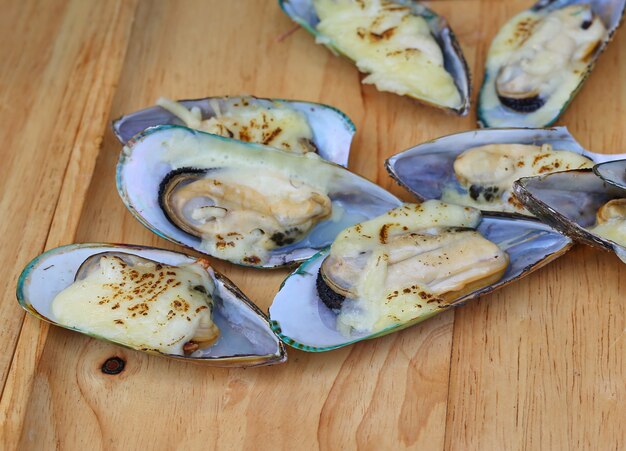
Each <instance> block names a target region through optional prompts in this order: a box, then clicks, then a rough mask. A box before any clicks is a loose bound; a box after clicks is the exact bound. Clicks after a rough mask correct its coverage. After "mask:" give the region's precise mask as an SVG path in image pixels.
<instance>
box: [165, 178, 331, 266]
mask: <svg viewBox="0 0 626 451" xmlns="http://www.w3.org/2000/svg"><path fill="white" fill-rule="evenodd" d="M261 171H263V172H262V173H259V172H258V170H256V169H251V168H243V167H236V166H230V167H223V168H214V169H207V170H199V169H193V168H182V169H177V170H174V171H172V172H170V173H169V174H168V175H167V176H166V177H165V178H164V180H163V181H162V182H161V185H160V189H159V203H160V206H161V208H162V210H163V212H164V213H165V215H166V216H167V218H168V219H169V220H170V222H172V223H173V224H174V225H175V226H177V227H178V228H180V229H181V230H183V231H185V232H186V233H188V234H190V235H193V236H196V237H198V238H200V239H201V240H202V248H203V249H205V250H206V251H207V252H208V253H210V254H211V255H215V256H218V257H221V258H226V259H232V260H238V261H242V262H244V263H248V264H253V265H256V264H258V263H261V262H263V261H264V260H265V259H266V258H267V255H268V252H269V251H271V250H272V249H275V248H277V247H283V246H288V245H290V244H293V243H295V242H297V241H299V240H301V239H302V238H303V237H304V236H305V235H306V234H307V233H308V232H309V231H310V230H311V228H312V227H314V226H315V225H316V224H317V223H318V222H319V221H322V220H325V219H327V218H329V217H330V215H331V213H332V203H331V200H330V198H329V197H328V195H327V194H326V193H325V192H324V190H323V189H320V188H317V187H314V186H312V185H309V184H308V183H305V182H303V181H300V180H297V179H295V178H292V177H291V175H290V174H289V173H284V172H282V171H281V170H273V169H271V168H261Z"/></svg>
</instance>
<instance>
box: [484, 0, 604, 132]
mask: <svg viewBox="0 0 626 451" xmlns="http://www.w3.org/2000/svg"><path fill="white" fill-rule="evenodd" d="M592 17H593V16H592V14H591V11H590V10H589V7H588V5H571V6H568V7H565V8H561V9H557V10H555V11H553V12H551V13H550V14H548V15H543V14H542V13H540V12H535V11H531V10H529V11H524V12H522V13H520V14H518V15H517V16H515V17H514V18H513V19H512V20H510V21H509V22H508V23H507V24H506V25H505V26H504V27H503V28H502V29H501V30H500V32H499V33H498V35H497V36H496V37H495V38H494V40H493V43H492V44H491V48H490V49H489V53H488V56H487V75H486V83H485V86H484V87H483V89H482V91H481V98H480V103H481V105H480V109H481V110H484V115H485V119H487V121H488V126H489V127H506V126H524V127H544V126H546V125H549V124H550V123H552V122H553V121H554V119H555V118H556V117H557V116H558V115H559V113H560V111H561V109H562V108H563V107H564V106H565V104H566V103H567V102H568V100H569V98H570V96H571V95H572V93H573V92H575V90H576V88H577V87H578V85H579V84H580V82H581V81H582V79H583V77H585V76H586V74H587V65H588V64H589V58H590V55H592V54H593V53H594V51H595V48H596V45H597V43H598V42H599V41H602V40H605V39H606V36H607V35H608V32H607V30H606V28H605V26H604V25H603V24H602V22H601V21H600V20H599V19H598V18H597V17H596V18H595V19H594V20H593V21H591V19H590V18H592ZM586 21H589V26H588V27H587V28H583V27H582V24H585V26H587V24H586V23H585V22H586ZM501 69H502V71H500V70H501ZM496 79H497V81H498V83H499V84H500V86H501V89H502V90H504V91H505V92H508V93H510V97H513V98H516V97H517V96H522V93H524V92H527V93H535V94H538V95H540V96H541V97H542V98H545V104H544V105H543V106H542V107H541V108H539V109H538V110H536V111H534V112H532V113H519V112H515V111H513V110H508V109H506V108H505V107H503V106H502V105H501V103H500V100H499V99H498V93H497V90H496ZM515 93H517V94H515Z"/></svg>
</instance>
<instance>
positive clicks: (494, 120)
mask: <svg viewBox="0 0 626 451" xmlns="http://www.w3.org/2000/svg"><path fill="white" fill-rule="evenodd" d="M572 5H589V8H590V9H591V11H592V12H593V14H594V15H596V16H597V17H598V18H599V19H600V20H601V21H602V23H603V24H604V27H605V28H606V30H607V34H606V36H605V37H604V38H603V39H601V40H600V41H599V42H598V44H597V45H596V46H595V47H594V48H593V49H592V50H591V53H590V54H588V55H587V56H586V58H584V60H583V62H584V63H585V64H586V68H585V69H584V70H581V71H579V70H576V71H575V72H574V76H575V77H576V78H575V79H574V80H575V81H576V80H577V82H575V83H572V87H571V90H570V89H567V92H565V91H564V92H562V95H558V96H550V95H548V96H541V95H540V94H538V93H535V94H533V93H532V92H530V93H528V94H527V95H525V96H522V97H521V98H516V96H511V98H507V96H499V95H498V91H497V89H496V79H497V77H498V74H499V73H500V70H501V69H502V67H503V65H504V61H503V56H502V55H505V52H504V49H506V48H508V47H510V45H511V43H512V42H516V41H517V40H518V37H519V36H524V34H525V33H528V23H527V22H528V20H529V17H531V18H533V19H539V18H543V17H545V16H546V15H547V14H549V13H551V12H553V11H555V10H558V9H561V8H564V7H567V6H572ZM625 9H626V0H540V1H538V2H537V3H536V4H535V5H534V6H532V7H531V8H530V9H529V10H527V11H525V12H522V13H520V14H518V15H516V16H515V17H513V18H512V19H511V20H510V21H509V22H508V23H507V24H506V25H504V27H503V28H502V29H501V30H500V32H499V33H498V34H497V35H496V37H495V38H494V40H493V42H492V45H491V48H490V50H489V53H488V54H487V63H486V68H485V76H484V79H483V84H482V87H481V90H480V93H479V96H478V123H479V125H480V126H481V127H530V128H539V127H547V126H550V125H552V124H553V123H554V122H555V121H556V120H557V119H558V118H559V116H560V115H561V114H562V113H563V112H564V111H565V109H566V108H567V107H568V105H569V104H570V102H571V101H572V100H573V99H574V97H575V96H576V94H577V93H578V91H579V90H580V88H581V87H582V85H583V83H584V82H585V80H586V79H587V78H588V77H589V75H590V74H591V71H592V69H593V68H594V66H595V63H596V61H597V59H598V57H599V56H600V54H601V53H602V52H603V51H604V49H605V48H606V46H607V44H608V43H609V42H610V41H611V39H612V38H613V35H614V34H615V31H616V30H617V28H618V27H619V25H620V23H621V21H622V18H623V15H624V10H625ZM562 86H564V85H562Z"/></svg>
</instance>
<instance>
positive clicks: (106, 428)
mask: <svg viewBox="0 0 626 451" xmlns="http://www.w3.org/2000/svg"><path fill="white" fill-rule="evenodd" d="M531 3H532V0H506V1H503V0H449V1H433V2H430V4H429V6H430V7H432V8H433V9H435V10H436V11H437V12H439V13H441V14H443V15H444V16H446V17H447V18H448V21H449V22H450V24H451V25H452V27H453V29H454V30H455V32H456V34H457V36H458V38H459V41H460V42H461V44H462V46H463V49H464V52H465V56H466V58H467V59H468V63H469V65H470V68H471V70H472V76H473V87H474V91H476V90H477V88H478V86H479V85H480V82H481V79H482V72H483V64H484V58H485V54H486V52H487V49H488V47H489V44H490V42H491V38H492V37H493V36H494V34H495V33H496V31H497V30H498V29H499V27H500V26H501V25H502V24H503V23H504V22H505V21H506V20H507V19H508V18H509V17H511V16H512V15H514V14H515V13H516V12H518V11H520V10H522V9H524V8H526V7H528V6H529V5H530V4H531ZM0 9H1V10H2V14H0V61H2V64H1V65H0V96H1V97H0V98H1V99H2V101H1V102H0V122H1V123H2V132H1V135H2V140H1V142H2V149H1V150H0V152H1V153H2V156H3V159H2V161H3V164H1V165H0V174H1V176H0V188H1V192H2V201H1V205H2V210H1V211H2V221H1V222H0V225H1V229H0V230H1V233H2V247H1V248H0V253H1V255H2V261H3V262H4V267H5V271H4V275H5V277H4V279H5V284H4V285H3V288H2V300H1V303H0V316H1V317H2V318H3V327H2V328H1V330H0V347H1V349H2V351H3V352H2V353H1V354H0V386H1V387H3V392H2V397H1V400H0V422H1V427H2V430H1V433H0V439H1V440H2V441H3V445H4V446H0V448H2V449H12V448H15V447H19V448H21V449H49V448H52V447H54V446H56V447H60V448H64V449H71V448H81V449H85V448H87V447H89V449H98V448H106V449H136V448H142V449H154V448H159V449H166V448H169V449H172V448H178V449H200V448H201V449H213V448H218V449H235V448H246V449H298V450H300V449H309V448H313V449H314V448H323V449H354V448H363V449H383V448H413V449H419V450H441V449H446V450H479V449H480V450H487V449H493V450H505V449H528V450H538V449H550V450H559V449H562V450H572V449H594V450H609V449H614V450H617V449H623V447H624V446H625V443H626V436H625V429H624V420H625V419H626V412H625V410H624V404H625V397H626V392H625V385H624V380H625V379H626V365H625V357H626V355H625V352H624V328H625V322H626V321H625V319H624V318H625V310H626V304H625V303H624V302H623V301H624V292H625V290H626V285H625V280H626V265H624V264H622V263H621V262H620V261H619V260H618V259H617V257H615V256H614V255H612V254H609V253H602V252H599V251H596V250H593V249H590V248H587V247H583V246H578V247H576V248H575V249H574V250H573V251H571V252H570V253H569V254H567V255H566V256H565V257H563V258H561V259H559V260H558V261H557V262H555V263H553V264H551V265H549V266H548V267H546V268H544V269H542V270H540V271H538V272H537V273H535V274H532V275H531V276H530V277H528V278H525V279H524V280H522V281H520V282H519V283H517V284H514V285H511V286H509V287H507V288H505V289H503V290H501V291H499V292H497V293H494V294H492V295H489V296H485V297H484V298H482V299H481V300H478V301H476V302H471V303H469V304H468V305H466V306H465V307H462V308H459V309H455V310H453V311H448V312H446V313H443V314H441V315H439V316H438V317H436V318H434V319H431V320H429V321H427V322H425V323H422V324H420V325H417V326H415V327H412V328H410V329H407V330H405V331H403V332H400V333H396V334H393V335H390V336H387V337H384V338H381V339H377V340H374V341H370V342H363V343H359V344H357V345H354V346H350V347H347V348H344V349H340V350H337V351H333V352H328V353H324V354H317V355H315V354H307V353H304V352H301V351H296V350H293V349H289V362H288V363H287V364H284V365H279V366H274V367H267V368H259V369H248V370H241V369H231V370H227V369H216V368H207V367H201V366H196V365H193V364H186V363H181V362H175V361H170V360H167V359H162V358H158V357H152V356H148V355H144V354H140V353H137V352H133V351H129V350H127V349H123V348H121V347H116V346H113V345H110V344H106V343H103V342H100V341H97V340H93V339H89V338H87V337H85V336H82V335H79V334H76V333H72V332H69V331H67V330H62V329H60V328H54V327H48V326H47V325H46V324H44V323H42V322H40V321H37V320H36V319H33V318H31V317H26V316H25V314H24V312H23V311H22V310H21V309H20V308H19V306H18V305H17V302H15V297H14V290H15V285H16V280H17V276H18V274H19V272H20V270H21V269H22V267H23V266H24V265H25V264H26V263H27V262H28V261H29V260H30V259H31V258H32V257H34V256H35V255H37V254H39V253H41V252H42V251H43V250H45V249H48V248H51V247H55V246H58V245H62V244H67V243H71V242H86V241H99V242H107V241H109V242H125V243H134V244H145V245H152V246H159V247H165V248H170V249H174V248H175V247H174V246H173V245H171V244H170V243H168V242H166V241H164V240H161V239H158V238H157V237H156V236H155V235H153V234H151V233H150V232H149V231H148V230H146V229H144V228H143V227H142V226H141V225H140V224H139V223H138V222H137V221H135V220H134V219H133V218H132V217H131V215H130V214H129V213H128V212H127V211H126V209H125V208H124V206H123V205H122V203H121V201H120V200H119V198H118V195H117V192H116V190H115V183H114V168H115V164H116V162H117V157H118V153H119V151H120V148H121V147H120V145H119V143H118V142H117V140H116V139H115V137H114V136H113V134H112V132H111V130H110V126H109V124H110V121H111V120H112V119H113V118H115V117H117V116H120V115H121V114H124V113H128V112H131V111H134V110H137V109H139V108H143V107H146V106H149V105H151V104H153V102H154V101H155V99H156V98H157V97H159V96H161V95H164V96H168V97H170V98H196V97H204V96H208V95H225V94H246V93H247V94H254V95H257V96H262V97H282V98H293V99H302V100H309V101H316V102H323V103H327V104H330V105H334V106H336V107H338V108H340V109H341V110H343V111H345V112H346V113H347V114H348V115H349V116H350V117H351V118H352V119H353V120H354V122H355V123H356V125H357V129H358V131H357V135H356V138H355V141H354V143H353V147H352V155H351V158H350V168H351V169H352V170H353V171H355V172H357V173H359V174H361V175H363V176H365V177H367V178H369V179H370V180H373V181H376V182H377V183H379V184H380V185H381V186H383V187H385V188H387V189H389V190H391V191H392V192H394V193H395V194H397V195H399V196H401V197H402V198H403V199H405V200H410V199H411V198H410V196H409V195H408V193H406V192H404V191H403V190H402V189H400V188H399V187H398V186H396V185H395V184H394V183H393V182H392V180H391V179H390V178H389V177H388V176H387V174H386V172H385V170H384V168H383V161H384V160H385V158H387V157H389V156H390V155H392V154H394V153H396V152H398V151H400V150H403V149H405V148H408V147H410V146H412V145H414V144H417V143H420V142H423V141H425V140H428V139H432V138H436V137H439V136H441V135H445V134H449V133H454V132H460V131H464V130H468V129H472V128H475V126H476V125H475V124H476V122H475V109H474V108H473V109H472V111H471V113H470V115H469V116H468V117H465V118H458V117H454V116H450V115H447V114H445V113H442V112H439V111H437V110H434V109H432V108H427V107H423V106H421V105H418V104H416V103H415V102H413V101H411V100H408V99H406V98H401V97H398V96H395V95H392V94H384V93H380V92H377V91H376V90H375V89H374V88H373V87H372V86H369V85H368V86H365V85H361V84H360V79H361V78H362V76H361V75H360V74H359V73H358V72H357V70H356V69H355V67H354V66H353V65H352V64H351V63H349V62H348V61H346V60H345V59H341V58H338V57H335V56H333V55H332V54H331V53H330V52H329V51H327V50H326V49H325V48H323V47H321V46H318V45H315V44H314V42H313V39H312V38H311V36H309V35H308V34H307V33H306V32H304V31H303V30H297V31H295V32H293V33H291V34H290V31H292V30H293V28H294V26H293V23H292V22H291V21H290V20H289V19H288V18H287V17H286V16H285V15H283V14H282V12H281V11H280V9H279V8H278V6H277V4H276V2H274V1H268V0H258V1H252V0H250V1H248V0H245V1H244V0H237V1H226V0H221V1H220V0H213V1H200V0H198V1H191V0H189V1H185V2H181V1H175V0H169V1H166V0H163V1H147V0H144V1H141V2H139V1H136V0H107V1H97V0H47V1H45V2H43V1H36V0H21V1H18V0H13V1H11V0H4V1H0ZM624 74H626V31H624V30H621V31H619V32H618V33H617V35H616V37H615V41H614V42H613V43H612V44H611V45H610V46H609V48H608V49H607V51H606V53H605V54H604V55H603V56H602V57H601V58H600V61H599V63H598V66H597V68H596V70H595V72H594V74H593V75H592V76H591V78H590V80H589V81H588V82H587V84H586V86H585V87H584V89H583V90H582V92H581V93H580V94H579V95H578V97H577V99H576V100H575V102H574V103H573V105H572V106H571V108H570V109H569V111H568V112H567V113H566V114H565V115H564V116H563V117H562V118H561V119H560V120H559V124H560V125H567V126H568V127H569V129H570V131H571V132H572V133H573V134H574V136H576V137H577V139H578V140H579V141H580V142H581V144H582V145H583V146H585V147H587V148H589V149H591V150H593V151H595V152H606V153H618V152H624V151H625V150H626V134H625V133H624V123H625V122H626V82H625V78H624ZM474 97H475V95H474ZM215 267H216V268H217V269H218V270H220V271H222V272H223V273H225V274H227V275H228V277H230V278H231V279H232V280H233V281H234V282H235V283H237V284H238V285H239V287H240V288H241V289H242V290H243V291H244V292H246V293H247V294H248V295H249V296H250V297H251V298H252V299H253V300H254V301H255V302H257V303H258V305H259V306H260V307H261V308H262V309H263V310H267V308H268V306H269V304H270V303H271V300H272V297H273V295H274V293H275V292H276V290H277V289H278V286H279V284H280V282H281V281H282V280H283V278H284V277H285V276H286V274H287V272H288V271H287V270H276V271H259V270H250V269H242V268H238V267H235V266H233V265H230V264H227V263H223V262H219V261H215ZM114 356H117V357H120V358H121V359H123V360H124V361H125V363H126V365H125V369H124V370H123V371H122V372H121V373H120V374H117V375H106V374H104V373H103V372H102V371H101V367H102V365H103V363H104V362H105V361H106V360H107V359H109V358H110V357H114Z"/></svg>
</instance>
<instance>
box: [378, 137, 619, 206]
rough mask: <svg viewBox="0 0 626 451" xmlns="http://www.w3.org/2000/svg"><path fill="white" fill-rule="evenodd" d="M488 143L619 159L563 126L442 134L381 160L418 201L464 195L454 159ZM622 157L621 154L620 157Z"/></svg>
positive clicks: (464, 189)
mask: <svg viewBox="0 0 626 451" xmlns="http://www.w3.org/2000/svg"><path fill="white" fill-rule="evenodd" d="M488 144H532V145H536V146H541V145H543V144H550V145H551V146H552V148H553V149H554V150H567V151H571V152H575V153H578V154H581V155H584V156H586V157H587V158H589V159H590V160H592V161H593V162H599V161H606V160H607V159H610V158H620V156H619V155H601V154H595V153H593V152H589V151H587V150H585V149H584V148H583V147H582V146H581V145H580V144H579V143H578V142H577V141H576V139H574V137H573V136H572V135H571V134H570V133H569V131H568V130H567V128H566V127H554V128H546V129H515V128H503V129H482V130H472V131H469V132H463V133H457V134H454V135H448V136H444V137H442V138H437V139H435V140H432V141H428V142H426V143H424V144H420V145H417V146H415V147H412V148H410V149H408V150H405V151H403V152H400V153H398V154H396V155H394V156H392V157H391V158H389V159H388V160H387V161H386V162H385V166H386V168H387V171H388V172H389V174H390V175H391V177H393V178H394V179H395V180H396V181H397V182H398V183H399V184H400V185H401V186H403V187H404V188H406V189H407V190H409V191H410V192H411V193H413V194H414V195H415V196H416V197H417V198H418V199H420V200H428V199H440V198H441V196H442V192H443V190H444V189H448V190H452V191H453V192H457V193H459V194H467V188H465V187H464V186H462V185H461V184H460V183H459V181H458V180H457V177H456V174H455V172H454V161H455V159H456V158H457V157H458V156H459V155H460V154H461V153H463V152H464V151H466V150H468V149H471V148H474V147H480V146H485V145H488ZM621 157H622V158H623V156H621ZM497 205H498V204H496V203H494V204H493V208H494V210H490V211H489V213H490V214H494V215H505V216H510V215H512V214H515V213H504V212H501V211H497V208H498V206H497Z"/></svg>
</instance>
